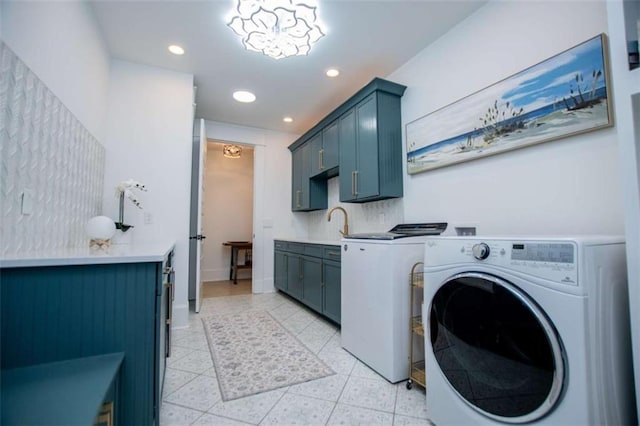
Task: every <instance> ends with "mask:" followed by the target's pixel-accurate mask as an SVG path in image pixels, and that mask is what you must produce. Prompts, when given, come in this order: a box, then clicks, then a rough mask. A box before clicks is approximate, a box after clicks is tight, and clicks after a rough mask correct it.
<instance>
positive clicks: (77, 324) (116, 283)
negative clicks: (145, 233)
mask: <svg viewBox="0 0 640 426" xmlns="http://www.w3.org/2000/svg"><path fill="white" fill-rule="evenodd" d="M163 268H164V264H163V262H146V263H116V264H104V265H74V266H49V267H22V268H4V269H0V297H1V299H0V303H1V307H2V312H1V314H0V318H1V337H0V339H1V344H2V350H1V367H2V369H3V370H6V369H14V368H19V367H27V366H32V365H36V364H43V363H51V362H56V361H64V360H69V359H74V358H82V357H89V356H96V355H102V354H107V353H112V352H122V353H123V354H124V360H123V362H122V366H121V374H120V392H119V395H118V401H117V404H116V405H117V407H118V410H117V414H116V416H117V419H116V424H123V425H153V424H156V425H157V424H159V410H160V402H161V391H162V389H161V386H162V379H163V377H164V365H165V357H166V354H167V349H168V343H169V342H168V340H167V337H166V336H167V334H166V333H167V331H168V327H169V326H170V324H168V323H170V320H169V321H167V319H168V318H167V317H168V316H170V307H171V301H170V298H171V285H172V284H173V283H168V282H166V281H167V280H163V275H164V276H166V275H167V274H163V271H164V269H163ZM170 276H172V274H170ZM52 423H55V419H52Z"/></svg>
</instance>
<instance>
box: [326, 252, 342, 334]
mask: <svg viewBox="0 0 640 426" xmlns="http://www.w3.org/2000/svg"><path fill="white" fill-rule="evenodd" d="M340 273H341V269H340V262H336V261H333V260H324V261H323V262H322V276H323V278H324V292H323V296H324V299H323V301H322V312H323V313H324V314H325V315H326V316H327V317H328V318H330V319H332V320H333V321H335V322H337V323H338V324H340V301H341V296H340V294H341V288H340V280H341V278H340Z"/></svg>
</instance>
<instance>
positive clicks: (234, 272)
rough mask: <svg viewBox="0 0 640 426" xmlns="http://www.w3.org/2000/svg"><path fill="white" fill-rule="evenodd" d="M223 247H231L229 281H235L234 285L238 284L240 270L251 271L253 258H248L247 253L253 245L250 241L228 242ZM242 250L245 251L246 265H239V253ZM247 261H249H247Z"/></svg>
mask: <svg viewBox="0 0 640 426" xmlns="http://www.w3.org/2000/svg"><path fill="white" fill-rule="evenodd" d="M222 245H223V246H229V247H231V261H230V262H231V265H230V270H229V280H233V283H234V284H238V269H251V264H252V261H251V257H247V255H246V253H247V251H248V250H249V251H250V250H251V248H252V247H253V243H251V242H249V241H227V242H224V243H222ZM240 250H244V251H245V263H244V265H238V252H239V251H240ZM247 259H249V260H248V261H247Z"/></svg>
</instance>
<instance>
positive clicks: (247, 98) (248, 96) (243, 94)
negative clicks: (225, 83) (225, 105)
mask: <svg viewBox="0 0 640 426" xmlns="http://www.w3.org/2000/svg"><path fill="white" fill-rule="evenodd" d="M233 99H235V100H236V101H238V102H253V101H255V100H256V95H254V94H253V93H251V92H247V91H246V90H238V91H237V92H233Z"/></svg>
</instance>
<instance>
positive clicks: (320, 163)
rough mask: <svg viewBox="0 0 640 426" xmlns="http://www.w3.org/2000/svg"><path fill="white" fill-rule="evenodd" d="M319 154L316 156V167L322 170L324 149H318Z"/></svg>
mask: <svg viewBox="0 0 640 426" xmlns="http://www.w3.org/2000/svg"><path fill="white" fill-rule="evenodd" d="M319 153H320V156H319V157H318V169H320V170H324V149H321V150H320V152H319Z"/></svg>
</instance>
